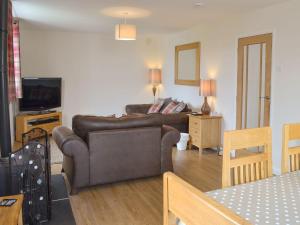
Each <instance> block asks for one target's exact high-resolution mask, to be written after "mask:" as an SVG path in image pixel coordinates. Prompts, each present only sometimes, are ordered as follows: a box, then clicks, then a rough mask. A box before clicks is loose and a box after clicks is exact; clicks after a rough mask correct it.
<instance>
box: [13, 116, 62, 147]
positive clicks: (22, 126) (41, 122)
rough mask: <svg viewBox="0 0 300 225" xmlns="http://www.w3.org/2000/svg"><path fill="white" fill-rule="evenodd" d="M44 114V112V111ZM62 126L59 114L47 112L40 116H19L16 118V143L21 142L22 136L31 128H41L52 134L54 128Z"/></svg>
mask: <svg viewBox="0 0 300 225" xmlns="http://www.w3.org/2000/svg"><path fill="white" fill-rule="evenodd" d="M44 112H45V111H44ZM61 125H62V113H61V112H49V111H48V112H47V113H42V114H20V115H17V116H16V141H18V142H21V141H22V134H23V133H26V132H28V131H30V130H31V129H33V128H42V129H44V130H46V131H47V132H48V134H49V135H50V134H52V130H53V129H54V128H55V127H58V126H61Z"/></svg>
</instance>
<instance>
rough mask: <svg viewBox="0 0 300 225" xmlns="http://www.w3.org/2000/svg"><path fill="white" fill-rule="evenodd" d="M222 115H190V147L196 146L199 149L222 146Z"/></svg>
mask: <svg viewBox="0 0 300 225" xmlns="http://www.w3.org/2000/svg"><path fill="white" fill-rule="evenodd" d="M221 126H222V116H194V115H189V134H190V138H191V140H190V142H189V148H190V149H191V148H192V146H193V145H194V146H196V147H198V148H199V150H202V149H204V148H217V149H218V153H219V151H220V147H221Z"/></svg>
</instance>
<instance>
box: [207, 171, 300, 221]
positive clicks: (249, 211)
mask: <svg viewBox="0 0 300 225" xmlns="http://www.w3.org/2000/svg"><path fill="white" fill-rule="evenodd" d="M206 194H207V195H208V196H210V197H211V198H213V199H214V200H215V201H217V202H219V203H220V204H222V205H224V206H225V207H227V208H229V209H231V210H232V211H234V212H235V213H236V214H238V215H239V216H241V217H243V218H245V219H246V220H248V221H249V222H250V223H251V224H257V225H258V224H259V225H265V224H272V225H273V224H274V225H279V224H280V225H281V224H282V225H294V224H300V171H295V172H290V173H286V174H283V175H279V176H273V177H270V178H267V179H263V180H259V181H255V182H250V183H246V184H241V185H237V186H232V187H228V188H224V189H218V190H214V191H210V192H206Z"/></svg>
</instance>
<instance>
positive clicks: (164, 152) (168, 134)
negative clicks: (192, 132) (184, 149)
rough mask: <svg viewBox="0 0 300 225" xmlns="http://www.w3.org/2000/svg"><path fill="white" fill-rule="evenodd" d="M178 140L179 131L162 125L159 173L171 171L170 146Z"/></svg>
mask: <svg viewBox="0 0 300 225" xmlns="http://www.w3.org/2000/svg"><path fill="white" fill-rule="evenodd" d="M179 140H180V133H179V131H178V130H176V129H175V128H173V127H170V126H166V125H164V126H163V127H162V139H161V173H164V172H166V171H173V161H172V148H173V146H174V145H175V144H177V143H178V141H179Z"/></svg>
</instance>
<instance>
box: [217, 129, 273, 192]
mask: <svg viewBox="0 0 300 225" xmlns="http://www.w3.org/2000/svg"><path fill="white" fill-rule="evenodd" d="M254 147H263V151H262V152H260V151H258V152H251V154H245V155H243V156H238V157H231V151H232V150H236V153H237V155H240V154H238V153H239V152H242V151H245V149H250V148H254ZM270 176H272V130H271V128H270V127H264V128H254V129H245V130H235V131H226V132H225V133H224V144H223V168H222V187H223V188H225V187H229V186H232V185H237V184H243V183H248V182H251V181H256V180H260V179H264V178H267V177H270Z"/></svg>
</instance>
